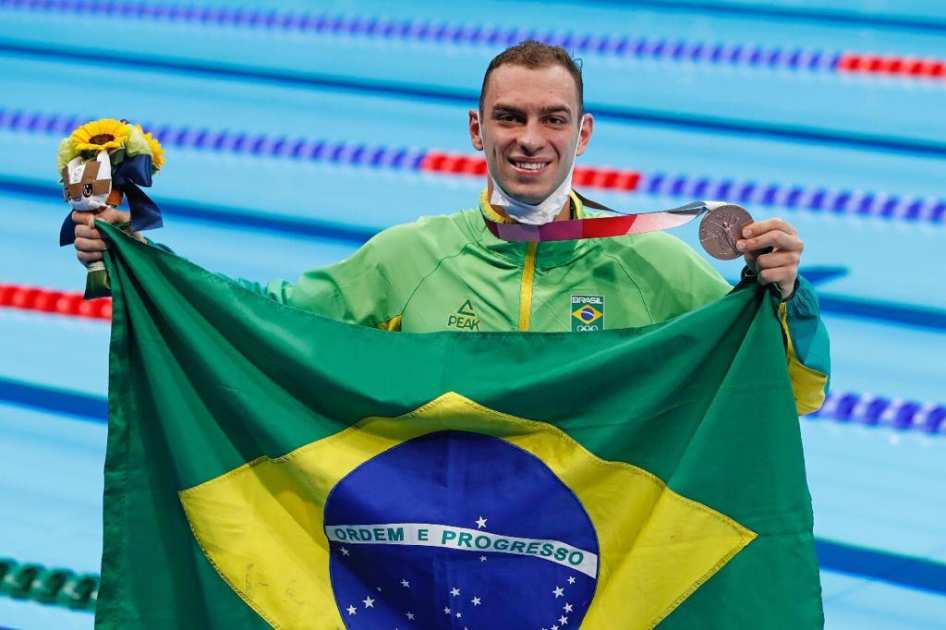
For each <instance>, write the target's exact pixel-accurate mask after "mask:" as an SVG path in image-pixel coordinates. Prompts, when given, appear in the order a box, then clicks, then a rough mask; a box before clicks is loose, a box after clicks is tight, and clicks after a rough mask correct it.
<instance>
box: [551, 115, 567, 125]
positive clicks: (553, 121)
mask: <svg viewBox="0 0 946 630" xmlns="http://www.w3.org/2000/svg"><path fill="white" fill-rule="evenodd" d="M547 120H548V123H549V124H550V125H556V126H559V125H564V124H565V122H566V121H565V119H564V118H562V117H560V116H552V117H551V118H548V119H547Z"/></svg>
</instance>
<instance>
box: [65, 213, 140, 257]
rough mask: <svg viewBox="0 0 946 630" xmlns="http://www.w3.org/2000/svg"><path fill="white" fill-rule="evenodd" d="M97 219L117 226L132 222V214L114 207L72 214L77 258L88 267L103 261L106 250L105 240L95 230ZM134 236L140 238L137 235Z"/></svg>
mask: <svg viewBox="0 0 946 630" xmlns="http://www.w3.org/2000/svg"><path fill="white" fill-rule="evenodd" d="M96 219H99V220H102V221H105V222H106V223H111V224H112V225H115V224H117V223H128V222H129V221H131V214H129V213H128V212H122V211H121V210H116V209H115V208H113V207H112V206H102V207H101V208H99V209H98V210H95V211H94V212H73V213H72V221H73V223H75V224H76V243H75V245H76V258H78V259H79V262H81V263H82V264H83V265H85V266H86V267H88V266H89V265H90V264H92V263H94V262H97V261H100V260H102V258H103V254H102V252H104V251H105V248H106V245H105V240H104V239H102V235H101V234H100V233H99V231H98V230H96V229H95V220H96ZM134 236H135V237H136V238H140V237H139V236H138V234H137V233H136V234H135V235H134Z"/></svg>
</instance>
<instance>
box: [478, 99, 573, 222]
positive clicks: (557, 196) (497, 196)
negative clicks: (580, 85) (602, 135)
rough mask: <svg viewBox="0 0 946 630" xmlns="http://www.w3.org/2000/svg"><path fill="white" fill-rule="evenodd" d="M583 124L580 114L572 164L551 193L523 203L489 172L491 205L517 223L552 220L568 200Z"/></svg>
mask: <svg viewBox="0 0 946 630" xmlns="http://www.w3.org/2000/svg"><path fill="white" fill-rule="evenodd" d="M584 124H585V118H584V116H582V118H581V120H580V121H579V123H578V140H577V141H576V142H575V155H574V156H573V159H572V165H571V167H570V168H569V169H568V175H566V176H565V179H563V180H562V183H561V184H559V185H558V188H556V189H555V190H553V191H552V194H551V195H549V196H548V197H546V198H545V199H544V200H543V201H540V202H539V203H537V204H534V205H533V204H530V203H523V202H521V201H519V200H517V199H513V198H512V196H510V195H509V193H507V192H506V191H505V190H503V189H502V186H500V185H499V182H498V181H496V178H495V177H493V174H492V173H490V174H489V179H490V181H491V182H492V184H493V194H492V196H491V197H490V198H489V203H490V204H491V205H493V206H498V207H501V208H502V209H503V211H504V212H505V213H506V214H508V215H509V217H510V218H512V219H514V220H515V221H516V222H517V223H525V224H526V225H545V224H546V223H551V222H552V221H554V220H555V217H557V216H558V214H559V213H560V212H561V211H562V208H563V207H564V206H565V203H566V202H567V201H568V194H569V192H571V189H572V174H573V173H574V172H575V160H574V158H577V157H578V146H579V144H580V143H581V128H582V125H584ZM487 164H488V162H487Z"/></svg>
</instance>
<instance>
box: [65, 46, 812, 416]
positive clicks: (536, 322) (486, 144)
mask: <svg viewBox="0 0 946 630" xmlns="http://www.w3.org/2000/svg"><path fill="white" fill-rule="evenodd" d="M583 90H584V88H583V84H582V76H581V70H580V69H579V68H578V67H577V65H576V64H575V62H574V61H573V60H572V59H571V58H570V57H569V55H568V53H567V52H566V51H565V50H564V49H562V48H558V47H552V46H547V45H545V44H542V43H539V42H524V43H522V44H519V45H517V46H513V47H512V48H509V49H507V50H505V51H503V52H502V53H500V54H499V55H498V56H497V57H496V58H494V59H493V61H492V62H491V63H490V65H489V67H488V68H487V71H486V74H485V76H484V78H483V86H482V90H481V93H480V103H479V108H478V110H471V111H470V112H469V115H468V129H469V134H470V139H471V142H472V144H473V147H474V148H476V149H477V150H479V151H483V153H484V154H485V157H486V162H487V166H488V172H489V174H488V178H487V182H486V187H485V190H484V191H483V193H482V195H481V197H480V202H479V207H478V208H476V209H472V210H467V211H463V212H459V213H456V214H451V215H443V216H435V217H427V218H422V219H420V220H419V221H417V222H415V223H412V224H408V225H401V226H396V227H393V228H390V229H387V230H384V231H383V232H381V233H380V234H378V235H377V236H375V237H374V238H372V239H371V240H370V241H369V242H368V243H366V244H365V245H364V246H363V247H362V248H361V249H359V250H358V251H357V252H356V253H355V254H354V255H353V256H352V257H350V258H348V259H347V260H344V261H342V262H340V263H338V264H336V265H333V266H331V267H327V268H325V269H319V270H314V271H309V272H307V273H305V274H303V275H302V276H301V277H300V278H299V280H298V281H297V282H296V283H294V284H293V283H289V282H285V281H274V282H271V283H270V284H269V285H268V286H265V287H263V286H260V285H257V284H255V283H250V282H244V285H245V286H247V287H249V288H251V289H253V290H256V291H259V292H262V293H265V294H266V295H268V296H270V297H271V298H273V299H275V300H278V301H280V302H283V303H287V304H291V305H294V306H296V307H300V308H304V309H307V310H310V311H314V312H317V313H320V314H322V315H325V316H328V317H332V318H335V319H339V320H343V321H347V322H351V323H356V324H363V325H369V326H376V327H378V328H383V329H386V330H391V331H408V332H433V331H443V330H459V331H468V332H476V331H479V332H484V331H514V330H519V331H542V332H556V331H557V332H566V331H572V332H575V333H580V334H589V333H594V332H597V331H601V330H604V329H608V328H623V327H631V326H644V325H648V324H652V323H655V322H659V321H663V320H665V319H668V318H671V317H674V316H677V315H680V314H682V313H685V312H687V311H689V310H692V309H695V308H699V307H700V306H703V305H705V304H707V303H709V302H712V301H714V300H717V299H719V298H720V297H722V296H723V295H725V294H726V293H727V292H729V290H730V289H731V287H730V286H729V284H728V283H727V282H726V281H725V280H723V278H722V277H721V276H720V275H719V274H718V273H717V272H716V271H715V270H714V269H713V268H712V267H711V266H710V265H709V264H708V263H707V262H706V261H705V260H704V259H703V258H702V257H701V256H700V255H698V254H697V253H696V252H695V251H693V250H692V249H691V248H690V247H689V246H687V245H686V244H684V243H683V242H682V241H680V240H679V239H677V238H676V237H674V236H671V235H669V234H666V233H663V232H651V233H647V234H638V235H634V236H624V237H614V238H603V239H585V240H574V241H557V242H543V243H528V244H525V243H512V242H507V241H503V240H500V239H498V238H497V237H495V236H493V234H492V232H491V231H490V230H489V229H488V227H487V223H488V222H490V221H492V222H497V223H512V222H518V223H525V224H531V225H542V224H546V223H549V222H551V221H556V220H565V219H581V218H583V217H586V216H588V213H587V211H586V209H585V208H584V207H583V204H582V202H581V199H580V198H579V197H578V196H577V195H575V194H574V192H573V191H572V188H571V178H572V172H573V169H574V165H575V159H576V157H577V156H579V155H581V154H583V153H584V152H585V149H586V148H587V146H588V143H589V141H590V140H591V137H592V133H593V131H594V118H593V116H592V115H591V114H588V113H586V112H585V111H584V100H583ZM88 215H89V213H82V214H76V215H74V219H75V220H76V223H77V224H78V225H77V226H76V237H77V238H76V249H77V250H78V257H79V259H80V261H82V262H83V263H85V264H88V263H90V262H93V261H95V260H100V259H101V257H102V254H101V252H102V250H104V249H105V243H104V242H103V241H102V240H101V237H100V235H99V234H98V232H97V231H96V230H95V228H94V227H93V226H92V225H93V224H92V222H91V219H92V217H91V216H88ZM97 218H102V219H105V220H108V221H111V222H118V221H123V220H127V214H126V213H122V212H118V211H116V210H114V209H112V208H109V209H105V210H103V211H102V212H101V213H99V214H98V216H97ZM744 236H745V237H746V238H745V239H744V240H743V241H740V243H739V247H740V249H741V250H743V251H747V252H751V251H757V250H759V249H762V248H772V251H771V252H770V253H767V254H765V255H762V256H759V257H758V258H756V257H754V256H752V255H751V254H747V256H746V262H747V265H748V268H749V269H750V271H751V273H752V274H753V275H756V277H757V278H758V280H759V281H760V282H762V283H765V284H769V283H776V284H777V285H778V287H779V289H780V291H781V294H782V295H783V296H784V297H785V300H786V301H785V302H783V304H782V313H781V314H782V322H783V327H784V329H785V333H786V335H785V339H786V351H787V360H788V363H789V371H790V374H791V377H792V382H793V388H794V391H795V397H796V402H797V406H798V410H799V413H808V412H810V411H813V410H815V409H817V408H818V407H820V405H821V403H822V401H823V399H824V392H825V388H826V386H827V380H828V370H829V365H828V339H827V334H826V332H825V329H824V327H823V325H822V323H821V321H820V318H819V313H818V304H817V299H816V298H815V295H814V292H813V290H812V289H811V287H810V286H809V285H808V284H807V283H806V282H805V281H804V280H803V279H800V278H799V276H798V263H799V260H800V256H801V251H802V242H801V240H799V238H798V236H797V233H796V231H795V230H794V229H793V228H792V227H791V226H790V225H788V224H787V223H786V222H784V221H782V220H781V219H769V220H767V221H760V222H757V223H754V224H752V225H750V226H748V227H747V228H746V231H745V233H744Z"/></svg>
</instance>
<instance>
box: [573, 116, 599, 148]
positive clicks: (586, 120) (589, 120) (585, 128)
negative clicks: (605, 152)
mask: <svg viewBox="0 0 946 630" xmlns="http://www.w3.org/2000/svg"><path fill="white" fill-rule="evenodd" d="M594 130H595V117H594V116H592V115H591V114H585V115H584V116H583V117H582V123H581V133H580V134H578V149H577V151H575V155H581V154H583V153H584V152H585V150H586V149H587V148H588V143H589V142H591V134H592V133H594Z"/></svg>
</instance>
